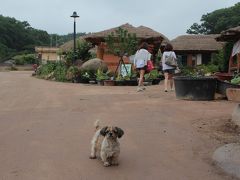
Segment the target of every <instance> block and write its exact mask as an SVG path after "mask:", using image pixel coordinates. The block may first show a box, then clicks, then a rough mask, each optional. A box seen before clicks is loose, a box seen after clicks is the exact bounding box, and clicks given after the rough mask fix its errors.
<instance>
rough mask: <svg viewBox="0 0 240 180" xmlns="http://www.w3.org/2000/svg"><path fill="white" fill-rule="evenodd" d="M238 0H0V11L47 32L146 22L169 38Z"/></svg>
mask: <svg viewBox="0 0 240 180" xmlns="http://www.w3.org/2000/svg"><path fill="white" fill-rule="evenodd" d="M237 2H239V0H145V1H143V0H0V4H1V6H0V14H1V15H3V16H9V17H14V18H16V19H17V20H20V21H28V22H29V23H30V25H31V26H32V27H33V28H36V29H41V30H45V31H47V32H48V33H57V34H61V35H62V34H68V33H71V32H73V18H71V17H70V16H71V15H72V13H73V11H76V12H77V13H78V15H79V16H80V18H77V21H76V22H77V26H76V28H77V32H99V31H102V30H106V29H109V28H113V27H117V26H120V25H122V24H125V23H129V24H132V25H133V26H140V25H143V26H147V27H150V28H152V29H154V30H155V31H158V32H160V33H162V34H164V35H165V36H167V37H168V38H169V39H170V40H171V39H173V38H175V37H177V36H179V35H183V34H186V30H187V29H188V28H189V27H190V26H191V25H192V24H193V23H195V22H197V23H199V22H200V19H201V17H202V15H203V14H206V13H210V12H212V11H214V10H217V9H220V8H226V7H230V6H233V5H234V4H236V3H237Z"/></svg>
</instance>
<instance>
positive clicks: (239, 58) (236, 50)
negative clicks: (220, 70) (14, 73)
mask: <svg viewBox="0 0 240 180" xmlns="http://www.w3.org/2000/svg"><path fill="white" fill-rule="evenodd" d="M216 39H217V41H227V42H233V43H235V44H234V46H233V50H232V54H231V55H230V57H229V67H228V72H231V71H235V70H237V71H238V72H240V26H237V27H234V28H230V29H228V30H226V31H223V32H221V34H220V36H218V37H217V38H216Z"/></svg>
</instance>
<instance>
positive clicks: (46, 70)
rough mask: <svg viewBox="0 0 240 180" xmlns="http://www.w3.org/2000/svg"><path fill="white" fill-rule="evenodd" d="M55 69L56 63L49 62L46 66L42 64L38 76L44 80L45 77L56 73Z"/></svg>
mask: <svg viewBox="0 0 240 180" xmlns="http://www.w3.org/2000/svg"><path fill="white" fill-rule="evenodd" d="M55 68H56V63H55V62H50V61H48V62H47V63H46V64H42V65H41V66H39V67H38V69H37V72H36V74H37V76H39V77H40V78H44V77H45V76H47V75H49V74H50V73H52V72H54V70H55Z"/></svg>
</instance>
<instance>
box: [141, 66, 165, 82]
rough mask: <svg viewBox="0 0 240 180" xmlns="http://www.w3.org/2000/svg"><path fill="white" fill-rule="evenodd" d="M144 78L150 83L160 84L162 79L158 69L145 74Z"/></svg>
mask: <svg viewBox="0 0 240 180" xmlns="http://www.w3.org/2000/svg"><path fill="white" fill-rule="evenodd" d="M144 79H145V80H144V81H145V82H148V83H149V84H158V83H159V82H160V80H161V79H160V77H159V72H158V70H157V69H154V70H152V71H150V72H149V73H147V74H145V75H144Z"/></svg>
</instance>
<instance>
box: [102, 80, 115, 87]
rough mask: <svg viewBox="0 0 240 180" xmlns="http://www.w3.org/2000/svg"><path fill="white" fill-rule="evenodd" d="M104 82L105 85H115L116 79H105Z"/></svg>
mask: <svg viewBox="0 0 240 180" xmlns="http://www.w3.org/2000/svg"><path fill="white" fill-rule="evenodd" d="M103 83H104V86H115V81H114V80H104V81H103Z"/></svg>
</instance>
